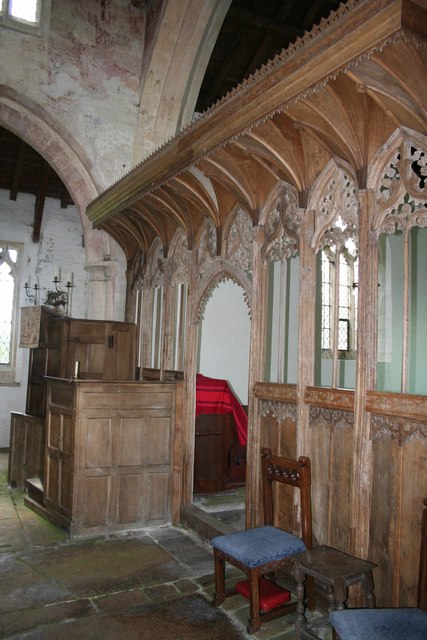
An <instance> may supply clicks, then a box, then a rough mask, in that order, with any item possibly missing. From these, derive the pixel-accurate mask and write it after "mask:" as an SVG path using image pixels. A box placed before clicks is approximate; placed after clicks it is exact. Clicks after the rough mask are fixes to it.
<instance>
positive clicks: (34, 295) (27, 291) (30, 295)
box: [24, 276, 40, 304]
mask: <svg viewBox="0 0 427 640" xmlns="http://www.w3.org/2000/svg"><path fill="white" fill-rule="evenodd" d="M30 283H31V278H28V281H27V282H26V283H25V284H24V289H25V295H26V296H27V298H28V300H29V301H30V302H32V303H33V304H37V301H38V293H39V291H40V285H39V278H38V276H36V277H35V278H34V286H33V291H34V293H30V290H31V284H30Z"/></svg>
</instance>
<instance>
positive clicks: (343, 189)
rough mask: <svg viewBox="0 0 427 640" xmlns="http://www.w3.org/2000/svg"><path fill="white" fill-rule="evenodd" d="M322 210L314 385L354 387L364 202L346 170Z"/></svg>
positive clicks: (336, 172)
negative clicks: (361, 208) (359, 230)
mask: <svg viewBox="0 0 427 640" xmlns="http://www.w3.org/2000/svg"><path fill="white" fill-rule="evenodd" d="M331 168H332V167H331ZM317 210H318V213H317V216H316V220H315V232H314V236H313V247H315V250H316V252H317V272H316V327H315V360H314V367H315V370H314V383H315V384H316V385H318V386H323V387H332V388H345V389H354V388H355V386H356V347H357V291H358V289H357V285H358V282H357V279H358V248H357V225H358V210H359V203H358V198H357V189H356V183H355V181H354V179H353V178H352V177H351V176H350V175H349V174H348V173H347V171H346V170H345V169H343V168H340V167H335V168H334V169H333V172H332V173H331V176H330V178H329V180H328V181H327V183H325V187H324V191H323V196H322V197H321V198H320V200H319V204H318V207H317Z"/></svg>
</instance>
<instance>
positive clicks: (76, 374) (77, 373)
mask: <svg viewBox="0 0 427 640" xmlns="http://www.w3.org/2000/svg"><path fill="white" fill-rule="evenodd" d="M79 368H80V362H79V361H78V360H76V361H75V363H74V377H75V378H78V377H79Z"/></svg>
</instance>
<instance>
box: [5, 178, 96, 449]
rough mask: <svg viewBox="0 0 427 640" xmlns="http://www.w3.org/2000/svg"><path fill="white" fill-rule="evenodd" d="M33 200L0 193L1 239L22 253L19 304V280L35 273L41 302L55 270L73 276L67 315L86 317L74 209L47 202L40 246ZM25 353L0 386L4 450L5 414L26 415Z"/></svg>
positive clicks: (79, 232)
mask: <svg viewBox="0 0 427 640" xmlns="http://www.w3.org/2000/svg"><path fill="white" fill-rule="evenodd" d="M34 204H35V197H34V196H31V195H26V194H22V193H20V194H19V195H18V198H17V200H16V201H13V200H10V199H9V192H7V191H4V190H3V189H0V240H1V241H3V242H4V241H8V242H12V241H13V242H21V243H23V244H24V250H23V254H22V258H21V269H20V271H19V276H18V285H17V286H18V294H19V306H20V307H21V306H27V305H28V304H30V303H29V301H28V299H26V297H25V291H24V282H25V281H26V280H27V279H28V276H31V280H32V282H33V283H34V277H35V275H36V274H37V275H38V276H39V279H40V287H41V296H40V300H41V301H43V299H44V297H45V295H46V290H47V289H48V288H49V289H50V288H53V285H52V279H53V276H54V270H55V268H56V267H60V268H61V270H62V274H63V276H64V277H65V276H66V272H67V271H71V272H73V273H74V282H75V288H74V290H73V300H72V315H73V316H74V317H77V318H85V317H87V313H86V307H87V304H88V303H87V295H86V292H87V278H88V274H87V271H86V270H85V253H86V252H85V249H84V247H83V246H82V236H83V229H82V226H81V223H80V218H79V215H78V213H77V211H76V209H75V207H67V209H61V208H60V202H59V200H54V199H52V198H47V199H46V204H45V212H44V216H43V224H42V229H41V237H40V243H39V244H34V243H33V242H32V240H31V236H32V231H33V227H32V224H33V220H34ZM28 356H29V353H28V349H19V348H18V351H17V367H16V382H17V384H16V385H13V386H11V385H0V447H8V446H9V429H10V412H11V411H22V412H23V411H25V396H26V389H27V376H28Z"/></svg>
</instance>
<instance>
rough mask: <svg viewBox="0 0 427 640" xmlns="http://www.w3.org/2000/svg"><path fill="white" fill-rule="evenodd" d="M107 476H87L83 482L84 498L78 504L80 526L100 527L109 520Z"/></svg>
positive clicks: (108, 482) (109, 481) (109, 483)
mask: <svg viewBox="0 0 427 640" xmlns="http://www.w3.org/2000/svg"><path fill="white" fill-rule="evenodd" d="M110 485H111V478H110V477H109V476H102V477H91V478H87V479H86V481H85V483H84V493H85V495H84V500H83V501H82V503H81V504H80V505H79V512H80V518H81V526H83V527H87V528H90V527H100V526H105V525H106V524H108V521H109V498H110Z"/></svg>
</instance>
